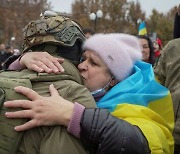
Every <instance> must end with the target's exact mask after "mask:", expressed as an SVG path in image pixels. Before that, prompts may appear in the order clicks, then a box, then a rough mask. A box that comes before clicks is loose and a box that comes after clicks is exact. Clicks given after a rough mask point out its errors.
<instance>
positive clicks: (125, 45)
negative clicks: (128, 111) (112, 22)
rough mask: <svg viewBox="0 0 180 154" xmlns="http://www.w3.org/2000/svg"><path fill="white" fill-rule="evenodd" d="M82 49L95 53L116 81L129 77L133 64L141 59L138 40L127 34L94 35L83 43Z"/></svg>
mask: <svg viewBox="0 0 180 154" xmlns="http://www.w3.org/2000/svg"><path fill="white" fill-rule="evenodd" d="M83 49H84V50H87V49H88V50H91V51H94V52H96V53H97V54H98V55H99V56H100V57H101V58H102V59H103V61H104V62H105V63H106V65H107V67H108V68H109V70H110V71H111V73H112V74H113V76H114V77H115V78H116V79H117V80H118V81H122V80H124V79H125V78H127V77H128V76H130V75H131V73H132V70H133V65H134V63H135V62H136V61H138V60H140V59H141V58H142V54H141V46H140V44H139V41H138V39H137V38H136V37H135V36H132V35H128V34H120V33H112V34H95V35H93V36H91V37H90V38H89V39H87V40H86V41H85V43H84V45H83Z"/></svg>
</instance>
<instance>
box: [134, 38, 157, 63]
mask: <svg viewBox="0 0 180 154" xmlns="http://www.w3.org/2000/svg"><path fill="white" fill-rule="evenodd" d="M137 37H138V38H139V41H140V44H141V47H142V60H143V61H145V62H147V63H150V64H152V65H154V62H155V57H154V48H153V43H152V41H151V39H150V38H149V37H148V36H146V35H138V36H137Z"/></svg>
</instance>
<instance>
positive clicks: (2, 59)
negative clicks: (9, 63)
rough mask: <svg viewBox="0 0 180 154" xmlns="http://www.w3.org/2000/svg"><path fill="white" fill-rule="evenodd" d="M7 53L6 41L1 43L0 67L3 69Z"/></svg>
mask: <svg viewBox="0 0 180 154" xmlns="http://www.w3.org/2000/svg"><path fill="white" fill-rule="evenodd" d="M5 53H6V46H5V44H4V43H1V44H0V69H2V64H3V62H4V61H5V60H6V59H5V56H4V55H5Z"/></svg>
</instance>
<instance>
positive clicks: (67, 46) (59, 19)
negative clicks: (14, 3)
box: [0, 15, 95, 154]
mask: <svg viewBox="0 0 180 154" xmlns="http://www.w3.org/2000/svg"><path fill="white" fill-rule="evenodd" d="M23 33H24V44H23V53H27V52H33V51H36V50H38V51H40V50H41V51H46V52H48V53H50V54H51V55H53V56H56V57H63V58H65V60H64V62H63V64H62V66H63V68H64V72H63V73H61V74H47V73H36V72H33V71H30V70H28V69H25V70H22V71H21V72H15V71H13V72H11V71H8V72H6V71H5V72H2V73H1V74H0V76H1V77H0V78H1V79H5V80H4V81H6V79H7V81H8V83H9V80H10V79H13V81H14V82H16V83H22V82H21V79H22V80H23V83H24V82H25V81H24V80H26V81H28V84H29V85H30V87H31V88H32V89H33V90H35V91H36V92H38V93H39V94H41V95H43V96H49V95H50V94H49V89H48V87H49V85H50V84H52V83H53V84H54V85H55V87H56V88H57V89H58V92H59V94H60V95H61V96H63V97H65V98H67V99H68V100H70V101H72V102H76V101H77V102H79V103H82V104H83V105H84V106H86V107H95V102H94V99H93V97H92V96H91V94H90V92H89V91H88V90H87V89H86V88H85V87H84V86H82V84H83V82H82V79H81V77H80V75H79V72H78V70H77V69H76V67H75V65H77V64H78V63H79V61H80V57H81V54H82V50H81V45H82V43H83V41H84V40H85V36H84V34H83V32H82V30H81V27H80V26H79V25H78V24H77V23H75V22H74V21H72V20H70V19H69V18H65V17H63V16H59V15H51V17H48V16H43V17H42V18H41V19H39V20H36V21H32V22H30V23H29V24H28V25H27V26H26V27H25V28H24V31H23ZM66 59H68V60H66ZM57 66H59V65H58V64H57ZM8 78H10V79H8ZM19 80H20V81H19ZM13 81H12V82H13ZM2 82H3V81H2ZM2 82H1V83H0V84H1V89H0V90H2V91H0V92H1V101H0V103H1V104H2V103H3V101H4V100H5V101H7V100H10V99H13V98H15V97H13V95H15V92H14V91H13V89H11V88H9V87H8V85H9V84H7V82H4V83H2ZM28 84H24V85H28ZM10 86H12V85H10ZM12 87H14V86H12ZM4 91H5V92H6V93H4ZM8 94H9V95H8ZM10 94H12V95H10ZM16 98H17V97H16ZM1 110H2V111H1V114H2V115H1V116H0V121H1V124H0V125H1V127H0V136H2V137H3V138H4V139H2V140H1V142H0V144H1V145H0V153H1V154H7V153H27V154H28V153H29V154H33V153H43V154H46V153H47V154H49V153H52V154H53V153H54V154H55V153H61V154H70V153H73V154H85V153H88V151H87V150H86V149H85V148H84V146H83V145H82V143H81V141H79V140H78V139H77V138H75V137H73V136H71V135H70V134H68V133H67V130H66V128H65V127H63V126H54V127H37V128H35V129H30V130H28V131H25V132H24V133H23V136H21V133H18V132H15V131H14V128H13V125H17V123H16V120H17V119H14V120H9V119H6V118H5V117H4V112H5V111H7V109H6V108H5V107H3V106H2V107H1ZM11 123H13V124H11ZM15 123H16V124H15ZM10 126H11V127H10ZM21 137H22V138H21Z"/></svg>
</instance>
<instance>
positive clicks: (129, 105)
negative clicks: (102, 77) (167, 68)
mask: <svg viewBox="0 0 180 154" xmlns="http://www.w3.org/2000/svg"><path fill="white" fill-rule="evenodd" d="M97 107H99V108H105V109H108V110H109V111H110V112H111V114H112V115H113V116H115V117H118V118H119V119H123V120H125V121H127V122H129V123H131V124H132V125H135V126H138V127H139V128H140V129H141V131H142V132H143V134H144V135H145V137H146V139H147V141H148V144H149V147H150V149H151V153H173V150H174V139H173V137H172V131H173V128H174V112H173V103H172V98H171V94H170V92H169V90H168V89H167V88H165V87H164V86H162V85H161V84H159V83H158V82H157V81H156V80H155V77H154V72H153V68H152V66H151V65H150V64H148V63H145V62H142V61H138V62H137V63H136V64H135V65H134V73H133V74H132V75H131V76H130V77H128V78H127V79H125V80H123V81H121V82H119V83H118V84H117V85H116V86H114V87H113V88H111V89H110V91H108V93H107V94H106V95H105V96H104V97H102V98H101V99H100V100H99V102H97Z"/></svg>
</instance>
